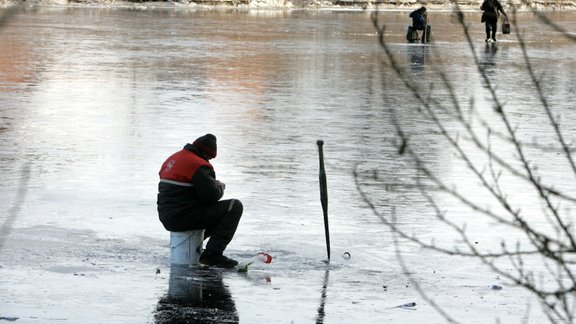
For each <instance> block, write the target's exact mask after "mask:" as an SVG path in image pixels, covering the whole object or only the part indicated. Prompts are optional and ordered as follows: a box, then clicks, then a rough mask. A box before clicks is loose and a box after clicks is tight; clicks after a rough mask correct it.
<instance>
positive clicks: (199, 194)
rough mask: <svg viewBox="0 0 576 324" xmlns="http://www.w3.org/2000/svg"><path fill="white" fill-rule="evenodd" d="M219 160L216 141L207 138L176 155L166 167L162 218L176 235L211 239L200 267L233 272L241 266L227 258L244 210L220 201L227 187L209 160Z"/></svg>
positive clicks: (236, 202) (160, 205)
mask: <svg viewBox="0 0 576 324" xmlns="http://www.w3.org/2000/svg"><path fill="white" fill-rule="evenodd" d="M215 157H216V137H215V136H214V135H212V134H206V135H204V136H201V137H199V138H198V139H196V140H195V141H194V143H192V144H186V146H184V148H183V149H182V150H180V151H178V152H176V153H174V154H172V155H171V156H170V157H169V158H168V159H167V160H166V161H165V162H164V164H162V169H161V170H160V183H159V184H158V215H159V217H160V221H161V222H162V224H163V225H164V227H165V228H166V229H167V230H169V231H173V232H183V231H190V230H200V229H203V230H205V237H210V240H209V241H208V243H207V244H206V249H205V250H204V252H203V253H202V255H201V256H200V263H202V264H206V265H212V266H216V267H221V268H233V267H235V266H236V265H237V264H238V262H236V261H235V260H232V259H230V258H227V257H226V256H224V255H223V252H224V250H225V249H226V247H227V246H228V243H230V241H231V240H232V237H233V236H234V233H235V232H236V228H237V227H238V222H239V221H240V217H241V216H242V212H243V206H242V203H241V202H240V201H239V200H236V199H229V200H220V198H222V196H223V195H224V189H225V188H226V185H225V184H224V183H222V182H220V181H218V180H216V173H215V172H214V167H213V166H212V164H210V162H209V160H210V159H213V158H215Z"/></svg>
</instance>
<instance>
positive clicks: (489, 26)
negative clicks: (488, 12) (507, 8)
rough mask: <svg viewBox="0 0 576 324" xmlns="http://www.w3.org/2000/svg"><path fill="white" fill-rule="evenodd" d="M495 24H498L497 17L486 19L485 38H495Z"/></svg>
mask: <svg viewBox="0 0 576 324" xmlns="http://www.w3.org/2000/svg"><path fill="white" fill-rule="evenodd" d="M496 26H498V19H486V39H489V38H492V40H494V41H495V40H496Z"/></svg>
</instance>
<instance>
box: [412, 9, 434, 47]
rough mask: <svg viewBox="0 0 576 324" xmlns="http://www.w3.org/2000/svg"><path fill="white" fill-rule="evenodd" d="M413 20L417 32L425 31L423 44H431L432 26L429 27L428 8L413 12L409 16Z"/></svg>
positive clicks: (413, 26)
mask: <svg viewBox="0 0 576 324" xmlns="http://www.w3.org/2000/svg"><path fill="white" fill-rule="evenodd" d="M409 17H410V18H412V28H414V29H416V30H423V33H422V43H429V42H430V29H431V27H430V25H428V14H427V13H426V7H424V6H422V7H420V8H419V9H416V10H414V11H412V12H411V13H410V15H409Z"/></svg>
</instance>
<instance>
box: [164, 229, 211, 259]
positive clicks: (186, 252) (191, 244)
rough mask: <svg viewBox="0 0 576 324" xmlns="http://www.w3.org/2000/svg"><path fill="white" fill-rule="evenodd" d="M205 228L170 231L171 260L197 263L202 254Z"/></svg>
mask: <svg viewBox="0 0 576 324" xmlns="http://www.w3.org/2000/svg"><path fill="white" fill-rule="evenodd" d="M203 243H204V230H195V231H186V232H170V261H171V263H172V264H187V265H196V264H198V262H199V261H200V254H202V250H203V249H202V244H203Z"/></svg>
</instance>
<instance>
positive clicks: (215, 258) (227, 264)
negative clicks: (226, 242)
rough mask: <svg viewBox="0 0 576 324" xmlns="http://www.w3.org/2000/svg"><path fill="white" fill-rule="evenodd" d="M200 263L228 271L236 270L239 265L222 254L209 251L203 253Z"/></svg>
mask: <svg viewBox="0 0 576 324" xmlns="http://www.w3.org/2000/svg"><path fill="white" fill-rule="evenodd" d="M200 263H202V264H205V265H208V266H214V267H217V268H226V269H230V268H234V267H235V266H237V265H238V262H237V261H236V260H232V259H230V258H227V257H225V256H224V255H222V253H216V252H211V251H209V250H205V251H204V252H202V255H200Z"/></svg>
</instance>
